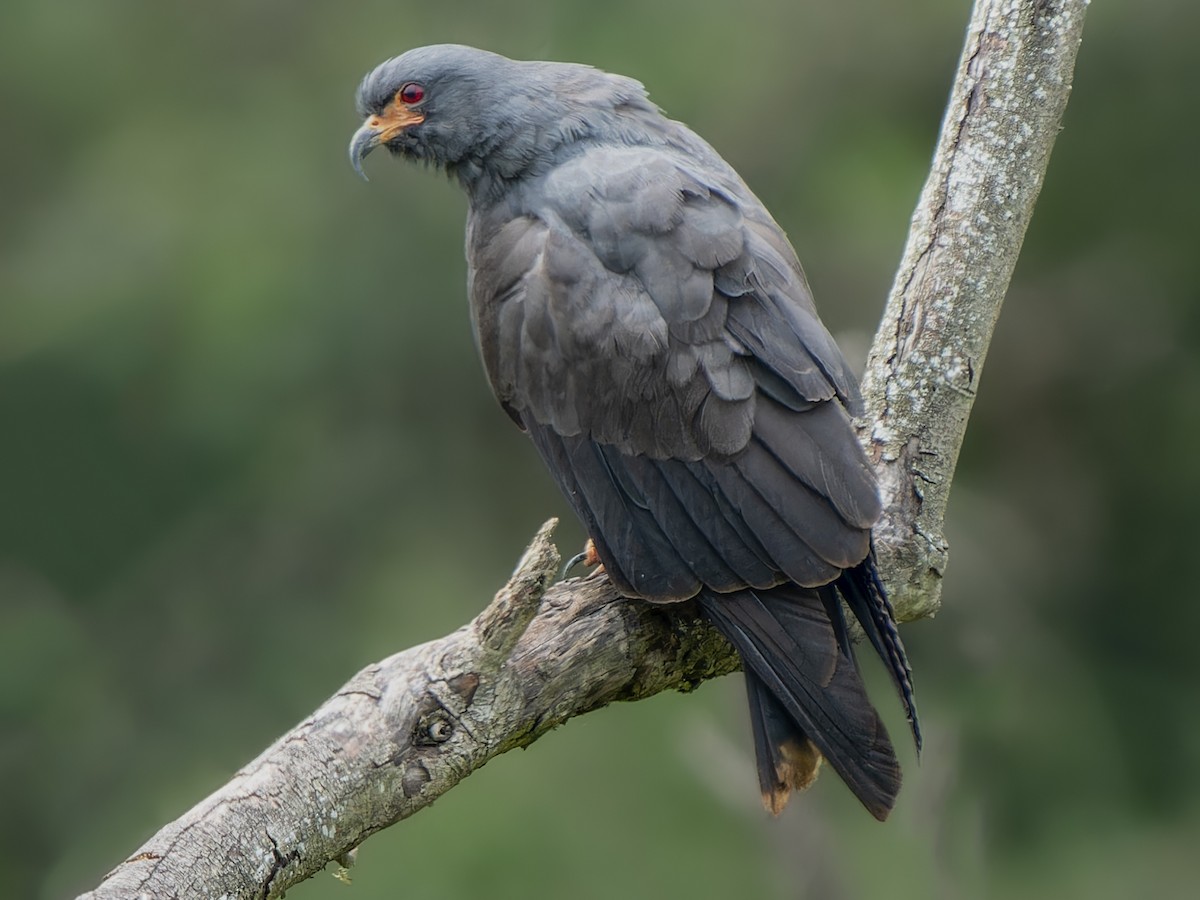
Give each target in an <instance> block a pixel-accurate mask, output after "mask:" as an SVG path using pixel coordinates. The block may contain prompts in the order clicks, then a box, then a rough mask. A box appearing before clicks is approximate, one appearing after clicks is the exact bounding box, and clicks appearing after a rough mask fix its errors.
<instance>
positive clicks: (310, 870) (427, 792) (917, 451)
mask: <svg viewBox="0 0 1200 900" xmlns="http://www.w3.org/2000/svg"><path fill="white" fill-rule="evenodd" d="M1086 6H1087V3H1086V0H1058V2H1054V0H1047V2H1041V0H1008V2H984V0H980V2H978V3H976V6H975V12H974V15H973V17H972V21H971V26H970V29H969V30H968V35H967V41H966V47H965V50H964V53H963V57H962V61H961V63H960V66H959V71H958V76H957V78H956V81H955V85H954V89H953V92H952V95H951V98H950V104H949V107H948V109H947V112H946V118H945V121H944V122H943V126H942V134H941V138H940V141H939V144H938V149H937V152H936V155H935V158H934V161H933V167H932V171H931V173H930V176H929V180H928V182H927V183H926V185H925V189H924V191H923V193H922V195H921V199H920V202H919V205H918V207H917V211H916V214H915V215H914V218H913V227H912V231H911V233H910V237H909V242H908V246H907V248H906V250H905V253H904V257H903V262H902V264H901V266H900V271H899V273H898V275H897V278H896V284H895V286H894V288H893V291H892V294H891V297H890V299H889V301H888V305H887V310H886V312H885V314H884V318H883V324H882V325H881V327H880V329H879V332H878V335H877V337H876V340H875V344H874V347H873V349H872V352H871V357H870V361H869V363H868V371H867V375H866V378H865V380H864V394H865V397H866V403H867V406H866V408H867V414H866V416H865V418H864V423H865V424H864V426H863V429H862V438H863V441H864V444H865V445H866V446H867V447H868V449H869V451H870V452H871V454H872V456H873V458H874V459H875V460H876V462H877V463H878V466H879V471H880V476H881V483H882V486H883V491H884V498H885V501H886V505H887V511H886V513H885V518H884V521H883V522H882V523H881V525H880V527H879V529H878V531H877V542H878V546H879V550H880V554H881V564H882V570H883V574H884V578H885V580H886V581H887V583H888V585H889V588H890V589H891V590H892V592H893V595H894V597H895V600H896V607H897V612H898V614H899V617H900V618H901V620H909V619H913V618H917V617H919V616H924V615H930V614H932V613H933V612H934V611H935V610H936V608H937V605H938V602H939V599H938V593H939V588H940V578H941V574H942V572H943V570H944V568H945V563H946V542H945V538H944V537H943V534H942V518H943V516H944V513H945V505H946V500H947V496H948V493H949V489H950V483H951V478H952V475H953V471H954V466H955V463H956V461H957V457H958V450H959V447H960V446H961V443H962V438H963V434H964V432H965V430H966V422H967V416H968V414H969V412H970V408H971V403H972V401H973V399H974V395H975V391H976V388H977V385H978V380H979V372H980V369H981V367H982V365H983V359H984V355H985V353H986V350H987V346H988V342H989V341H990V339H991V334H992V328H993V326H994V324H995V321H996V317H997V315H998V314H999V309H1000V303H1001V301H1002V299H1003V296H1004V293H1005V291H1006V289H1007V286H1008V282H1009V279H1010V277H1011V275H1012V270H1013V267H1014V265H1015V263H1016V258H1017V253H1018V251H1019V249H1020V245H1021V241H1022V239H1023V237H1024V234H1025V229H1026V226H1027V224H1028V222H1029V218H1030V215H1031V213H1032V209H1033V204H1034V201H1035V199H1036V197H1037V194H1038V191H1039V189H1040V187H1041V184H1042V179H1043V176H1044V173H1045V169H1046V165H1047V163H1048V160H1049V154H1050V148H1051V147H1052V145H1053V142H1054V138H1055V137H1056V135H1057V132H1058V128H1059V121H1060V119H1061V116H1062V112H1063V109H1064V108H1065V105H1066V101H1067V95H1068V93H1069V90H1070V81H1071V72H1072V69H1073V66H1074V61H1075V54H1076V51H1077V48H1078V45H1079V41H1080V36H1081V30H1082V25H1083V16H1084V11H1085V9H1086ZM553 524H554V523H553V522H549V523H547V524H546V525H545V526H543V528H542V529H541V531H539V533H538V534H537V536H536V537H535V538H534V540H533V543H532V544H531V545H530V548H529V550H528V551H527V552H526V554H525V556H524V557H523V558H522V560H521V563H520V564H519V565H518V567H517V570H516V572H515V573H514V575H513V578H512V580H511V581H510V582H509V583H508V585H506V586H505V587H504V588H503V589H502V590H501V591H500V593H499V594H497V595H496V597H495V599H494V600H493V601H492V603H491V604H490V605H489V606H488V607H487V608H486V609H485V610H484V611H483V612H482V613H481V614H480V615H479V616H478V617H477V618H476V619H475V620H474V621H473V622H471V623H470V624H468V625H466V626H464V627H463V628H461V629H459V630H458V631H456V632H454V633H453V634H451V635H448V636H446V637H444V638H441V639H439V640H436V641H432V642H430V643H428V644H424V645H422V646H420V647H414V648H412V649H410V650H406V651H404V652H402V653H399V654H396V655H395V656H392V657H390V658H388V659H386V660H384V661H383V662H380V663H378V664H375V665H372V666H368V667H367V668H366V669H364V670H363V671H362V672H360V673H359V674H358V675H356V676H355V677H354V678H353V679H352V680H351V681H350V682H349V683H348V684H346V685H345V686H344V687H343V688H342V689H341V690H339V691H338V692H337V693H336V694H335V695H334V696H333V697H332V698H330V699H329V700H328V701H327V702H326V703H324V704H323V705H322V706H321V707H320V708H319V709H318V710H317V711H316V712H314V713H313V714H312V715H311V716H309V717H308V718H307V719H305V720H304V721H303V722H301V723H300V724H299V725H297V726H296V727H295V728H294V729H292V731H290V732H289V733H288V734H286V735H284V736H283V737H282V738H281V739H280V740H279V741H277V742H276V743H275V744H274V745H273V746H271V747H269V748H267V749H266V750H265V751H264V752H263V753H262V755H260V756H259V757H258V758H257V759H256V760H254V761H253V762H251V763H250V764H249V765H247V766H246V767H245V768H244V769H242V770H241V771H240V772H238V773H237V775H236V776H235V777H234V778H233V779H232V780H231V781H230V782H229V783H228V784H227V785H225V786H224V787H222V788H221V789H220V790H218V791H217V792H216V793H214V794H213V795H212V796H210V797H208V798H207V799H205V800H204V801H202V802H201V803H199V804H198V805H197V806H196V807H194V808H193V809H192V810H190V811H189V812H187V813H186V814H184V815H183V816H182V817H180V818H179V819H177V820H176V821H174V822H172V823H170V824H168V825H166V826H164V827H163V828H162V829H161V830H160V831H159V832H158V833H157V834H156V835H155V836H154V837H152V838H151V839H150V840H149V841H148V842H147V843H146V844H145V845H144V846H143V847H141V848H140V849H138V850H137V851H135V852H134V853H133V854H132V855H131V856H130V857H129V858H128V859H127V860H125V861H124V862H123V863H121V864H120V865H118V866H117V868H116V869H114V870H113V871H112V872H110V873H109V875H108V876H107V877H106V878H105V879H104V881H103V882H102V883H101V884H100V885H99V886H98V887H97V888H96V889H95V890H94V891H91V892H89V893H87V894H85V895H83V896H84V897H86V898H94V900H101V898H129V897H145V898H173V897H228V898H235V897H236V898H252V897H257V898H265V897H279V896H282V895H283V893H284V891H285V890H286V889H287V888H288V887H290V886H291V885H294V884H296V883H297V882H299V881H301V880H303V879H305V878H308V877H310V876H311V875H313V874H314V873H316V872H318V871H320V870H321V869H322V868H324V867H325V866H326V865H327V864H328V863H330V862H334V861H339V860H340V861H343V862H348V861H349V854H351V853H352V852H353V849H354V848H355V847H357V846H358V844H360V843H361V842H362V841H363V840H364V839H365V838H366V837H368V836H369V835H371V834H373V833H374V832H376V831H379V830H380V829H382V828H386V827H387V826H389V825H391V824H393V823H395V822H397V821H399V820H400V819H403V818H405V817H407V816H409V815H412V814H413V813H414V812H416V811H418V810H419V809H421V808H423V807H425V806H427V805H429V804H430V803H431V802H433V800H434V799H436V798H437V797H439V796H440V795H441V794H443V793H445V792H446V791H448V790H449V789H450V788H452V787H453V786H454V785H456V784H457V783H458V782H459V781H461V780H462V779H463V778H464V777H466V776H467V775H468V774H470V773H471V772H472V771H474V770H475V769H477V768H479V767H480V766H482V765H483V764H484V763H486V762H487V761H488V760H489V759H491V758H493V757H494V756H496V755H498V754H500V753H503V752H505V751H507V750H510V749H512V748H514V747H522V746H526V745H528V744H529V743H531V742H532V741H534V740H536V739H537V738H538V737H540V736H541V735H542V734H544V733H545V732H546V731H548V730H550V729H551V728H553V727H555V726H556V725H558V724H561V723H562V722H564V721H566V720H567V719H568V718H571V717H572V716H576V715H580V714H581V713H585V712H588V711H589V710H592V709H596V708H598V707H600V706H604V705H606V704H608V703H612V702H615V701H618V700H637V699H640V698H643V697H647V696H650V695H652V694H655V693H658V692H660V691H664V690H669V689H674V690H689V689H690V688H692V687H694V686H695V685H697V684H698V683H700V682H701V681H704V680H705V679H708V678H712V677H715V676H717V675H722V674H725V673H728V672H731V671H734V670H735V669H736V668H737V665H738V663H737V658H736V656H735V655H734V653H733V651H732V650H731V649H730V648H729V646H728V645H727V644H726V643H725V642H724V641H723V639H722V638H720V636H719V635H717V634H716V633H715V632H714V631H713V630H712V629H711V628H709V627H708V626H707V625H706V624H705V623H704V622H703V621H702V620H700V619H699V618H698V617H697V615H696V614H695V611H694V610H693V609H691V608H690V607H689V606H688V605H684V606H682V607H672V608H670V609H664V608H661V607H652V606H649V605H646V604H638V603H631V602H626V601H623V600H621V599H620V598H618V597H616V596H615V595H614V594H613V592H612V590H611V588H609V587H608V585H607V582H606V581H605V580H604V579H602V578H599V579H596V578H593V579H577V580H574V581H570V582H565V583H561V584H556V585H553V586H550V585H551V582H552V580H553V578H554V577H555V574H556V573H557V571H558V566H559V555H558V552H557V550H556V549H555V548H554V546H553V544H552V543H551V540H550V534H551V531H552V528H553Z"/></svg>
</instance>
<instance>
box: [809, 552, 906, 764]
mask: <svg viewBox="0 0 1200 900" xmlns="http://www.w3.org/2000/svg"><path fill="white" fill-rule="evenodd" d="M835 584H836V585H837V590H838V592H839V593H840V594H841V595H842V597H843V598H845V600H846V605H847V606H848V607H850V611H851V612H852V613H854V617H855V618H856V619H858V621H859V624H860V625H862V629H863V632H864V633H865V634H866V636H867V640H869V641H870V642H871V646H873V647H874V648H875V652H876V653H878V654H879V657H880V659H882V660H883V662H884V664H885V665H886V666H887V669H888V674H890V675H891V676H892V681H893V682H894V683H895V685H896V690H897V691H898V692H899V693H900V700H901V702H903V704H904V712H905V714H906V715H907V716H908V725H909V728H911V729H912V736H913V743H914V744H916V747H917V753H918V754H919V753H920V752H921V723H920V720H919V719H918V717H917V705H916V700H915V698H914V696H913V681H912V668H911V667H910V666H909V664H908V656H907V655H906V654H905V652H904V644H903V643H902V642H901V641H900V632H899V630H898V629H897V628H896V614H895V612H894V611H893V609H892V604H891V601H890V600H888V596H887V592H886V591H885V590H884V588H883V583H882V582H881V581H880V580H879V571H878V570H877V569H876V568H875V550H874V548H872V549H871V553H870V554H869V555H868V556H867V558H866V559H865V560H863V561H862V562H861V563H859V564H858V565H857V566H855V567H854V568H853V569H847V570H846V571H845V572H843V573H842V575H841V577H840V578H839V579H838V580H837V581H836V582H835ZM823 590H825V589H823Z"/></svg>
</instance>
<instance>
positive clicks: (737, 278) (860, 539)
mask: <svg viewBox="0 0 1200 900" xmlns="http://www.w3.org/2000/svg"><path fill="white" fill-rule="evenodd" d="M357 102H358V111H359V114H360V115H362V116H365V117H366V121H365V122H364V124H363V126H362V127H361V128H360V129H359V130H358V131H357V132H356V133H355V135H354V138H353V140H352V141H351V144H350V158H351V161H352V162H353V164H354V166H355V169H356V170H358V172H359V173H360V174H361V173H362V161H363V159H364V158H365V157H366V155H367V154H368V153H370V152H371V151H372V150H373V149H375V148H376V147H378V146H380V145H382V146H385V147H387V148H388V149H389V150H390V151H392V153H393V154H396V155H399V156H403V157H407V158H409V159H414V160H420V161H422V162H425V163H428V164H432V165H434V166H436V167H439V168H441V169H444V170H445V171H446V172H448V173H449V174H450V175H452V176H454V178H456V179H457V180H458V182H459V183H460V184H461V185H462V187H463V188H464V189H465V191H466V193H467V197H468V200H469V212H468V216H467V247H466V252H467V261H468V265H469V269H468V291H469V294H470V301H471V316H472V324H473V326H474V330H475V338H476V341H477V343H478V345H479V350H480V353H481V355H482V357H483V364H484V368H485V369H486V371H487V376H488V379H489V381H490V382H491V386H492V390H493V391H494V392H495V394H496V398H497V399H498V400H499V401H500V404H501V406H502V407H503V408H504V409H505V411H506V412H507V413H508V415H509V416H510V417H511V418H512V419H513V421H514V422H516V424H517V425H518V426H520V427H521V428H522V429H524V430H525V431H526V432H527V433H528V434H529V436H530V438H532V440H533V444H534V446H535V447H536V448H537V451H538V453H539V454H540V455H541V457H542V460H543V461H544V462H545V464H546V465H547V466H548V467H549V469H550V472H551V473H552V474H553V475H554V478H555V480H556V481H557V482H558V484H559V487H561V488H562V491H563V493H564V494H565V495H566V498H567V500H568V501H569V503H570V504H571V506H572V507H573V508H574V510H575V512H576V513H577V514H578V515H579V517H580V518H581V519H582V521H583V523H584V525H585V526H586V528H587V531H588V533H589V535H590V537H591V540H592V542H593V546H594V550H595V554H596V555H597V556H598V557H599V561H600V562H601V563H602V564H603V566H604V571H605V572H606V573H607V575H608V577H609V578H610V579H612V582H613V584H614V585H615V586H616V588H617V589H618V590H619V591H620V592H621V593H622V594H623V595H625V596H627V597H630V598H636V599H639V600H644V601H649V602H652V603H675V602H680V601H686V600H694V601H696V602H697V603H698V605H699V607H700V609H701V610H702V611H703V613H704V615H705V616H707V618H708V619H709V620H710V621H711V622H712V623H713V625H714V626H716V628H717V629H718V630H719V631H720V632H721V633H722V634H723V635H725V637H726V638H728V639H729V641H730V642H731V643H732V644H733V645H734V647H735V648H736V649H737V651H738V653H739V654H740V656H741V659H742V664H743V669H744V670H745V678H746V687H747V692H748V694H749V699H750V713H751V723H752V727H753V731H754V741H755V751H756V760H757V765H758V776H759V783H760V785H761V788H762V795H763V802H764V805H765V806H766V807H767V809H768V810H770V811H772V812H776V813H777V812H779V811H780V810H781V809H782V808H783V806H784V804H785V803H786V802H787V799H788V797H789V795H790V792H791V791H792V790H794V789H795V790H798V789H802V788H805V787H807V786H808V785H809V784H811V783H812V781H813V779H814V778H815V777H816V774H817V770H818V768H819V766H820V763H821V759H822V757H823V758H825V759H826V760H828V761H829V763H830V765H832V766H833V768H834V770H835V771H836V772H837V773H838V775H840V776H841V777H842V779H843V780H844V781H845V782H846V784H847V785H849V787H850V789H851V790H852V791H853V792H854V794H855V795H856V796H857V797H858V799H859V800H860V801H861V802H862V803H863V805H864V806H865V807H866V808H867V809H868V810H870V812H871V813H872V814H873V815H874V816H876V817H877V818H879V819H883V818H885V817H886V816H887V814H888V812H889V811H890V809H891V808H892V805H893V803H894V801H895V797H896V793H897V791H898V790H899V788H900V767H899V764H898V763H897V760H896V755H895V751H894V750H893V748H892V745H891V742H890V740H889V739H888V735H887V732H886V731H885V729H884V726H883V722H882V721H881V720H880V718H879V715H878V713H877V712H876V711H875V709H874V707H872V705H871V702H870V700H869V698H868V697H867V693H866V689H865V688H864V686H863V683H862V681H861V679H860V677H859V673H858V670H857V665H856V663H855V659H854V653H853V649H852V647H851V642H850V636H849V633H848V630H847V625H846V620H845V617H844V614H843V606H842V604H843V602H844V603H845V605H846V607H848V608H849V610H850V611H851V613H852V614H853V615H854V617H855V618H856V619H857V620H858V622H859V624H860V625H861V626H862V629H863V632H864V633H865V635H866V638H867V639H868V640H869V641H870V643H871V645H872V646H873V647H874V648H875V650H876V652H877V653H878V654H879V655H880V657H881V658H882V659H883V661H884V663H885V665H886V666H887V668H888V670H889V671H890V673H891V676H892V678H893V680H894V681H895V684H896V687H897V689H898V690H899V693H900V696H901V698H902V700H903V703H904V706H905V709H906V712H907V714H908V719H909V722H910V724H911V727H912V732H913V738H914V740H915V742H916V744H917V747H918V749H919V748H920V730H919V727H918V724H917V714H916V709H915V707H914V704H913V691H912V679H911V670H910V668H909V665H908V660H907V658H906V657H905V653H904V648H903V646H902V644H901V642H900V636H899V634H898V633H897V630H896V623H895V619H894V616H893V613H892V608H891V605H890V604H889V602H888V600H887V596H886V594H885V593H884V589H883V585H882V584H881V583H880V580H879V576H878V574H877V573H876V567H875V560H874V554H873V550H872V546H871V528H872V526H873V525H874V523H875V521H876V519H877V518H878V517H879V514H880V502H879V497H878V492H877V490H876V484H875V477H874V474H873V472H872V470H871V467H870V466H869V465H868V463H867V460H866V457H865V455H864V453H863V451H862V449H861V447H860V446H859V444H858V441H857V440H856V438H855V433H854V429H853V428H852V425H851V419H850V416H851V414H852V413H854V412H856V411H857V410H858V408H859V405H860V399H859V395H858V386H857V384H856V381H855V378H854V375H853V374H852V373H851V372H850V371H849V368H848V366H847V364H846V360H845V359H844V358H843V356H842V354H841V352H840V351H839V350H838V348H837V345H836V344H835V343H834V341H833V339H832V338H831V337H830V335H829V332H828V331H826V330H825V327H824V325H822V323H821V320H820V319H819V318H818V317H817V312H816V308H815V307H814V305H813V301H812V296H811V293H810V291H809V288H808V284H807V282H806V280H805V277H804V273H803V271H801V268H800V264H799V262H798V261H797V259H796V254H795V252H794V251H793V250H792V247H791V245H790V244H789V243H788V240H787V238H786V236H785V235H784V233H783V231H782V230H781V229H780V227H779V226H778V225H777V224H776V223H775V220H774V219H772V218H771V215H770V214H769V213H768V212H767V210H766V208H765V207H764V206H763V205H762V203H761V202H760V201H759V200H758V198H757V197H755V196H754V194H753V193H752V192H751V191H750V189H749V188H748V187H747V186H746V185H745V183H744V182H743V181H742V179H741V178H740V177H738V175H737V173H736V172H734V170H733V169H732V168H731V167H730V166H729V164H728V163H726V162H725V161H724V160H723V159H721V157H720V156H718V155H717V153H716V151H714V150H713V149H712V148H711V147H710V146H709V145H708V144H707V143H705V142H704V141H703V140H702V139H701V138H700V137H699V136H697V135H696V134H695V133H694V132H692V131H691V130H690V129H689V128H687V127H686V126H685V125H683V124H681V123H679V122H675V121H672V120H670V119H668V118H666V117H665V116H664V115H663V114H662V112H661V111H660V110H659V109H658V107H657V106H655V105H654V104H653V103H651V102H650V101H649V99H648V98H647V95H646V91H645V89H644V88H643V87H642V85H641V84H639V83H638V82H636V81H633V80H632V79H629V78H624V77H621V76H619V75H610V74H607V73H605V72H601V71H599V70H597V69H594V68H590V67H588V66H582V65H574V64H569V63H555V62H521V61H516V60H511V59H507V58H505V57H503V56H498V55H497V54H494V53H488V52H485V51H482V50H476V49H474V48H471V47H463V46H456V45H439V46H431V47H421V48H418V49H415V50H410V51H409V52H407V53H405V54H403V55H402V56H399V57H396V58H395V59H391V60H388V61H387V62H385V63H383V64H382V65H380V66H379V67H378V68H376V69H375V70H374V71H373V72H371V73H370V74H369V75H367V77H366V78H364V79H363V81H362V84H361V85H360V86H359V88H358V97H357Z"/></svg>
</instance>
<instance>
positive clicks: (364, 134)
mask: <svg viewBox="0 0 1200 900" xmlns="http://www.w3.org/2000/svg"><path fill="white" fill-rule="evenodd" d="M424 121H425V117H424V116H423V115H422V114H421V113H419V112H417V111H416V110H413V109H409V108H408V107H407V106H404V105H403V104H402V103H400V102H399V101H396V102H394V103H393V104H392V105H390V106H388V108H387V109H385V110H384V111H383V112H382V113H380V114H378V115H375V116H368V117H367V120H366V121H365V122H363V123H362V127H361V128H359V129H358V131H356V132H354V137H352V138H351V139H350V165H352V166H354V171H355V172H357V173H358V174H359V175H360V176H361V177H362V179H363V181H366V180H367V173H366V172H364V171H363V160H364V159H366V158H367V154H368V153H370V152H371V151H372V150H374V149H375V148H376V147H378V146H379V145H380V144H386V143H387V142H388V141H390V140H391V139H392V138H394V137H396V136H397V135H398V134H400V133H401V132H402V131H404V129H406V128H408V127H410V126H412V125H419V124H420V123H421V122H424Z"/></svg>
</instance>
